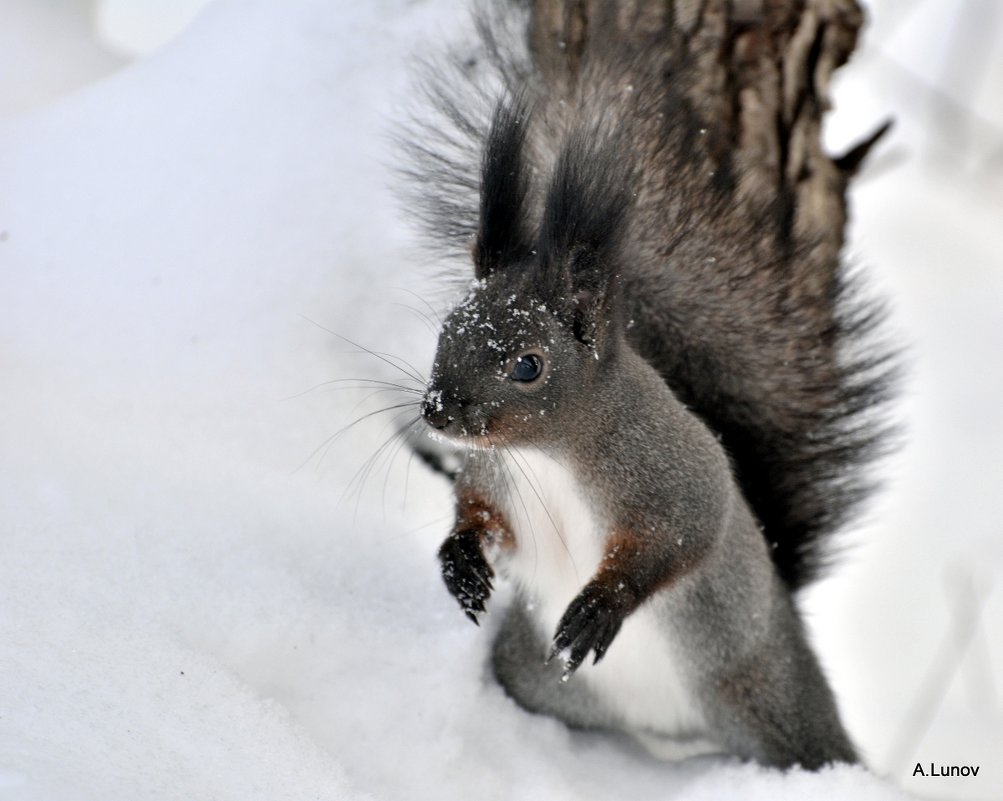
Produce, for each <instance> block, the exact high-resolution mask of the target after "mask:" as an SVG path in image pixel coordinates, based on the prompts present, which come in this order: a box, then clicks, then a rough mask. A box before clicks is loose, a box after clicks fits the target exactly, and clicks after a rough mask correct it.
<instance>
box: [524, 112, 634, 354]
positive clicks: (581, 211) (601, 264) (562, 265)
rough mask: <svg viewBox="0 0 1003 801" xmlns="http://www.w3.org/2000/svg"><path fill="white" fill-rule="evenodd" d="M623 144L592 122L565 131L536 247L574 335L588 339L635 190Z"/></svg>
mask: <svg viewBox="0 0 1003 801" xmlns="http://www.w3.org/2000/svg"><path fill="white" fill-rule="evenodd" d="M627 153H628V149H627V148H626V147H623V148H621V147H618V146H617V140H616V138H615V137H614V136H612V135H610V134H609V133H603V132H600V131H598V130H596V129H591V130H579V131H577V132H575V133H573V134H571V135H570V136H569V137H568V138H567V140H566V143H565V146H564V148H563V150H562V151H561V153H560V155H559V156H558V159H557V164H556V165H555V167H554V174H553V177H552V179H551V182H550V188H549V191H548V193H547V199H546V203H545V205H544V212H543V225H542V227H541V230H540V239H539V243H538V246H537V247H538V251H539V254H540V269H541V273H542V274H541V278H542V279H543V283H544V285H545V286H547V287H548V288H549V294H550V295H551V298H552V299H553V300H556V301H558V302H559V305H561V302H562V301H563V305H565V307H566V309H567V311H568V312H569V313H570V318H571V322H572V325H573V326H574V328H575V336H576V337H578V338H579V339H582V340H583V341H591V340H592V339H593V338H594V336H593V335H594V333H595V332H594V329H595V326H596V322H597V321H598V319H599V317H605V318H606V319H608V318H610V317H611V316H612V312H613V308H612V305H613V303H614V297H615V295H616V272H617V263H618V258H619V250H620V244H621V242H622V239H623V235H624V226H625V224H626V222H627V214H628V212H629V210H630V206H631V203H632V202H633V196H632V193H631V191H630V187H631V184H632V180H631V172H630V166H629V157H628V155H627Z"/></svg>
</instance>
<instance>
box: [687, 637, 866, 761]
mask: <svg viewBox="0 0 1003 801" xmlns="http://www.w3.org/2000/svg"><path fill="white" fill-rule="evenodd" d="M793 657H794V658H793V659H791V658H787V657H783V658H780V659H771V658H769V657H767V658H765V659H752V660H747V661H746V662H745V663H744V664H743V665H742V666H741V667H736V668H733V669H732V670H730V671H728V674H727V675H726V676H725V677H724V678H722V679H719V680H718V681H717V682H716V683H715V685H714V686H713V687H711V688H709V689H710V690H711V696H712V703H709V704H707V705H706V706H707V708H708V716H709V717H710V718H711V720H710V723H711V726H712V729H713V730H714V734H715V737H716V739H720V740H721V741H722V742H723V743H725V744H726V745H727V746H728V748H729V751H730V752H731V753H733V754H736V755H737V756H740V757H744V758H746V759H753V760H755V761H756V762H759V763H761V764H764V765H771V766H773V767H778V768H787V767H792V766H794V765H800V766H801V767H802V768H805V769H806V770H818V769H819V768H821V767H823V766H825V765H828V764H831V763H837V762H845V763H850V764H854V763H857V762H859V757H858V756H857V753H856V750H855V749H854V747H853V744H852V743H851V742H850V739H849V737H848V736H847V734H846V731H845V730H844V728H843V725H842V723H841V722H840V720H839V713H838V711H837V709H836V703H835V699H834V697H833V694H832V691H831V690H830V689H829V686H828V684H827V683H826V682H825V679H824V677H823V676H822V672H821V670H820V668H819V666H818V663H817V662H816V661H815V658H814V656H813V655H812V654H811V653H809V652H807V651H806V650H805V651H803V652H802V653H801V654H797V653H796V652H795V653H794V654H793ZM799 657H800V658H799Z"/></svg>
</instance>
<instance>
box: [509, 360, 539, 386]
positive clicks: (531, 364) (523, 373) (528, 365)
mask: <svg viewBox="0 0 1003 801" xmlns="http://www.w3.org/2000/svg"><path fill="white" fill-rule="evenodd" d="M542 372H543V359H541V358H540V357H539V356H537V355H536V354H535V353H527V354H526V355H525V356H520V357H519V358H518V359H516V360H515V366H514V367H513V368H512V372H511V373H509V378H511V379H512V380H513V381H535V380H536V379H537V378H539V377H540V373H542Z"/></svg>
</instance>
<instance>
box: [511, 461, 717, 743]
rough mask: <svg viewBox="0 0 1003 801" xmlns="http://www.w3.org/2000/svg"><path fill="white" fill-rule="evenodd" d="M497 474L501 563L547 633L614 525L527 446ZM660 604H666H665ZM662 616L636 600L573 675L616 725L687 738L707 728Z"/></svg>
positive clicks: (563, 471) (565, 471)
mask: <svg viewBox="0 0 1003 801" xmlns="http://www.w3.org/2000/svg"><path fill="white" fill-rule="evenodd" d="M499 469H500V470H501V472H502V475H501V476H499V478H500V479H501V481H502V483H503V484H504V485H505V486H506V487H507V490H508V491H507V497H505V498H504V499H502V503H503V506H504V507H505V509H504V511H505V514H506V516H507V518H508V521H509V524H510V525H511V527H512V529H513V532H512V533H513V535H514V537H515V540H516V548H515V550H514V552H512V553H511V555H510V556H508V557H507V558H506V559H505V560H504V563H503V564H501V565H500V567H501V568H502V569H503V571H504V572H505V573H506V574H507V575H508V576H509V577H510V578H512V579H513V580H515V581H516V582H518V584H519V585H520V586H521V588H522V589H523V591H524V593H525V595H526V597H527V598H528V599H529V602H530V604H531V609H530V613H531V617H532V618H533V619H534V621H535V622H536V625H537V626H538V627H539V633H540V635H541V636H542V637H544V638H545V639H546V640H547V641H549V640H550V639H551V638H552V637H553V635H554V632H555V631H556V629H557V624H558V622H559V621H560V619H561V616H562V615H563V614H564V612H565V610H566V609H567V607H568V605H569V604H570V603H571V601H572V600H573V599H574V597H575V596H576V595H577V594H578V593H579V592H580V591H581V589H582V587H583V586H584V585H585V584H586V583H587V582H588V581H589V579H590V578H591V577H592V576H593V574H594V573H595V571H596V568H597V566H598V565H599V561H600V559H601V558H602V555H603V550H604V544H605V542H606V538H607V536H608V534H609V531H610V521H607V520H604V519H603V517H602V515H601V514H600V513H599V512H598V511H597V509H596V507H595V504H593V503H592V502H591V500H590V499H589V498H588V496H587V494H586V492H585V490H584V488H583V487H582V486H581V485H580V483H579V482H578V481H577V480H576V478H575V476H574V475H573V474H572V472H571V470H570V469H569V468H568V467H567V466H566V465H564V464H562V463H561V462H559V461H557V460H555V459H553V458H551V457H549V456H547V455H545V454H543V453H541V452H540V451H537V450H532V449H510V450H509V451H508V452H507V453H506V455H505V456H503V457H502V460H501V464H500V465H499ZM662 606H664V604H663V605H662ZM664 614H666V610H665V609H659V610H657V612H656V609H655V608H654V606H653V605H652V604H645V605H642V606H641V608H639V609H638V610H636V611H635V612H634V613H633V614H632V615H631V616H630V617H628V618H627V620H626V621H625V622H624V625H623V627H622V629H621V630H620V633H619V634H618V635H617V638H616V639H615V640H614V641H613V644H612V645H611V647H610V649H609V651H608V652H607V654H606V657H605V658H604V659H603V661H602V662H600V663H599V664H598V665H592V663H591V659H589V660H587V661H586V662H585V664H583V665H582V667H581V668H579V670H578V672H577V673H576V674H575V676H574V677H573V678H572V679H571V681H582V682H587V683H588V685H589V687H590V689H591V690H592V691H593V693H594V694H595V695H596V697H597V698H598V699H599V701H600V702H601V703H602V704H603V705H604V706H605V707H606V708H607V709H609V710H610V712H611V714H612V716H613V717H614V718H615V719H617V720H618V721H619V723H620V725H623V726H624V727H625V728H627V729H628V730H631V731H634V732H637V733H647V734H654V735H662V736H667V737H678V738H683V739H689V738H692V737H694V736H698V735H699V734H700V733H701V732H702V731H703V730H704V728H705V726H704V722H703V718H702V715H701V714H700V712H699V709H698V707H697V705H696V704H695V702H694V700H693V698H692V695H691V693H690V692H689V690H688V689H687V685H686V682H685V678H684V675H683V673H682V671H681V670H680V667H681V663H680V660H679V658H678V655H679V646H678V644H677V643H676V642H675V641H674V637H673V636H672V632H671V628H670V626H669V625H668V624H667V622H666V621H665V620H664V619H663V620H661V621H660V620H659V619H658V617H657V615H663V616H664Z"/></svg>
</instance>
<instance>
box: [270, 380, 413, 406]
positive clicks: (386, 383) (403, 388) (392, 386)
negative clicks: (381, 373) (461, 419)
mask: <svg viewBox="0 0 1003 801" xmlns="http://www.w3.org/2000/svg"><path fill="white" fill-rule="evenodd" d="M349 381H355V382H358V383H357V384H348V383H347V382H349ZM331 384H344V386H340V387H333V389H368V388H369V387H368V386H365V385H367V384H368V385H369V386H373V385H379V386H384V387H386V388H387V389H398V390H400V391H401V392H410V393H412V394H414V395H421V394H422V390H421V389H418V388H417V387H408V386H405V385H404V384H395V383H394V382H392V381H380V380H378V379H375V378H334V379H331V380H330V381H321V382H320V383H319V384H315V385H314V386H312V387H310V389H306V390H303V392H297V393H296V394H295V395H290V396H288V397H286V398H280V400H282V401H289V400H295V399H296V398H302V397H303V396H304V395H309V394H310V393H311V392H315V391H317V390H318V389H320V388H321V387H326V386H330V385H331Z"/></svg>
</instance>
